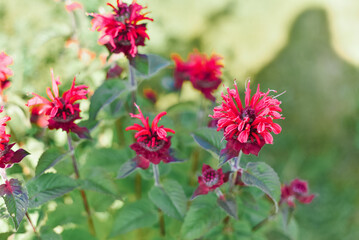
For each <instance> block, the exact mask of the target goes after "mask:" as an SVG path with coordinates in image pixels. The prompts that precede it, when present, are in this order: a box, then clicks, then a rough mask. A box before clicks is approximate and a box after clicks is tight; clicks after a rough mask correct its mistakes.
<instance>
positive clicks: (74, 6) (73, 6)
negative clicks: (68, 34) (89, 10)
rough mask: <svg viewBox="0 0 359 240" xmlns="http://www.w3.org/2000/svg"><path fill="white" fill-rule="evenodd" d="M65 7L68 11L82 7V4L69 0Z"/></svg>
mask: <svg viewBox="0 0 359 240" xmlns="http://www.w3.org/2000/svg"><path fill="white" fill-rule="evenodd" d="M65 8H66V10H67V11H68V12H72V11H74V10H76V9H82V8H83V7H82V4H81V3H78V2H72V1H71V0H67V1H66V2H65Z"/></svg>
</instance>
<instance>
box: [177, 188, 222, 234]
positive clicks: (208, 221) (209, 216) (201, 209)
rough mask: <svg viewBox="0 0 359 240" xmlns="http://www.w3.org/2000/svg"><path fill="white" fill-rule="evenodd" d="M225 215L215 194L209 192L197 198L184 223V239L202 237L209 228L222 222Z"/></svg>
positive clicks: (182, 231)
mask: <svg viewBox="0 0 359 240" xmlns="http://www.w3.org/2000/svg"><path fill="white" fill-rule="evenodd" d="M223 216H224V214H223V211H221V210H220V208H218V206H217V204H216V199H215V196H214V195H212V194H209V195H205V196H200V197H198V198H196V199H195V200H193V202H192V205H191V207H190V209H189V211H188V212H187V214H186V217H185V219H184V223H183V224H182V228H181V233H182V236H183V239H197V238H200V237H201V236H203V235H204V234H205V233H207V231H208V230H209V229H211V228H212V227H214V226H216V225H218V224H220V223H221V222H222V220H223Z"/></svg>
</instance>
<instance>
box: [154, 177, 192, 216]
mask: <svg viewBox="0 0 359 240" xmlns="http://www.w3.org/2000/svg"><path fill="white" fill-rule="evenodd" d="M148 195H149V198H150V199H151V201H152V202H153V203H154V204H155V205H156V206H157V207H158V208H160V209H161V210H162V211H163V212H164V213H165V214H167V215H168V216H170V217H173V218H176V219H179V220H182V219H183V218H184V215H185V213H186V206H187V198H186V195H185V193H184V191H183V189H182V186H181V185H180V184H179V183H178V182H176V181H174V180H168V181H166V182H165V183H164V184H163V187H158V186H153V187H152V188H151V190H150V191H149V193H148Z"/></svg>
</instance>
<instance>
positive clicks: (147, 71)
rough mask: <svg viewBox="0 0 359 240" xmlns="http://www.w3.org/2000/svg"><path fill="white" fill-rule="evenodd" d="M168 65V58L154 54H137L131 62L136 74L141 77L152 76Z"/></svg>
mask: <svg viewBox="0 0 359 240" xmlns="http://www.w3.org/2000/svg"><path fill="white" fill-rule="evenodd" d="M169 65H170V62H169V61H168V60H166V59H164V58H162V57H160V56H157V55H154V54H147V55H145V54H137V56H136V57H135V58H134V59H133V61H132V62H131V67H132V68H133V69H135V70H136V75H137V76H138V77H139V78H142V79H148V78H150V77H152V76H154V75H155V74H156V73H158V72H159V71H160V70H162V69H164V68H166V67H167V66H169Z"/></svg>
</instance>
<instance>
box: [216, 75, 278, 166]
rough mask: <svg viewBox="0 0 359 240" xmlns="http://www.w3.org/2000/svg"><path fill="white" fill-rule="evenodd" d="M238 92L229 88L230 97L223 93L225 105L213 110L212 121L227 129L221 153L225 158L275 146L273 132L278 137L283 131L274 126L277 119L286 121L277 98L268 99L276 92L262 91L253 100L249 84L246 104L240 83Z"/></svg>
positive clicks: (219, 127)
mask: <svg viewBox="0 0 359 240" xmlns="http://www.w3.org/2000/svg"><path fill="white" fill-rule="evenodd" d="M234 86H235V89H229V88H227V94H224V93H222V98H223V102H222V104H221V105H220V106H217V107H215V108H214V109H213V112H214V114H213V116H211V115H210V117H212V118H213V119H218V124H217V131H220V130H222V129H223V130H224V137H225V139H226V140H227V141H228V142H227V146H226V148H225V149H223V150H222V152H221V153H222V154H224V155H226V159H227V160H228V159H230V158H233V157H236V156H237V155H238V153H239V152H240V151H243V153H244V154H250V153H251V154H254V155H258V152H259V151H260V150H261V148H262V147H263V145H264V144H272V143H273V137H272V135H271V132H274V133H275V134H278V133H280V132H281V130H282V128H281V127H280V126H279V125H278V124H277V123H274V122H273V120H274V119H284V118H283V117H282V115H281V114H280V113H279V112H281V111H282V109H281V108H280V107H279V105H280V104H281V102H280V101H278V100H277V99H276V98H275V97H272V96H269V93H270V92H271V91H273V90H268V91H267V92H266V93H263V92H261V91H260V89H259V84H258V88H257V92H256V93H255V94H254V95H253V96H252V97H251V89H250V82H248V85H247V89H246V92H245V102H244V106H243V105H242V102H241V99H240V97H239V93H238V88H237V84H236V83H235V84H234Z"/></svg>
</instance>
